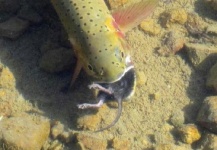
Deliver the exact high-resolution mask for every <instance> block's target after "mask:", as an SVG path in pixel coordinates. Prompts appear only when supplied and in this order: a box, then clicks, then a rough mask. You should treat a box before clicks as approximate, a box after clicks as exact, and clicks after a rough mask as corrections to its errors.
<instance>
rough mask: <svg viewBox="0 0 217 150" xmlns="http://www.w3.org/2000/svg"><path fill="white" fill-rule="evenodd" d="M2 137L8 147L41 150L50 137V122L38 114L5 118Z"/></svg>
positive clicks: (2, 123)
mask: <svg viewBox="0 0 217 150" xmlns="http://www.w3.org/2000/svg"><path fill="white" fill-rule="evenodd" d="M0 131H1V133H0V134H1V135H2V137H1V139H0V141H1V142H2V143H3V145H4V146H5V148H6V149H14V150H18V149H22V150H30V149H31V150H39V149H41V148H42V145H43V144H44V143H45V141H46V140H47V138H48V135H49V132H50V123H49V121H48V120H47V119H44V118H42V117H38V116H32V117H30V116H27V115H25V116H21V117H11V118H8V119H3V120H2V121H1V124H0Z"/></svg>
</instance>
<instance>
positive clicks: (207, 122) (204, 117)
mask: <svg viewBox="0 0 217 150" xmlns="http://www.w3.org/2000/svg"><path fill="white" fill-rule="evenodd" d="M197 122H198V123H199V124H200V125H201V126H203V127H205V128H207V129H208V130H209V131H211V132H213V133H216V134H217V97H216V96H210V97H207V98H206V99H205V100H204V102H203V104H202V107H201V109H200V111H199V113H198V116H197Z"/></svg>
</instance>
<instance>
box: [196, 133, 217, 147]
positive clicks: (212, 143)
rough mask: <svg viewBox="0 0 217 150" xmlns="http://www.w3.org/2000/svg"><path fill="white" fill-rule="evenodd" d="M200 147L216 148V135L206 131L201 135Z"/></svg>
mask: <svg viewBox="0 0 217 150" xmlns="http://www.w3.org/2000/svg"><path fill="white" fill-rule="evenodd" d="M200 148H201V149H203V150H216V149H217V135H215V134H210V133H206V134H204V135H203V137H202V139H201V142H200Z"/></svg>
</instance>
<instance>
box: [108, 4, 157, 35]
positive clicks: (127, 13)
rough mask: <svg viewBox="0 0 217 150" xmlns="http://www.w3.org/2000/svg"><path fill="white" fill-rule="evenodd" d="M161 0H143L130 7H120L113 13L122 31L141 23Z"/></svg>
mask: <svg viewBox="0 0 217 150" xmlns="http://www.w3.org/2000/svg"><path fill="white" fill-rule="evenodd" d="M158 1H159V0H142V1H141V2H138V3H135V4H132V5H130V6H129V7H126V8H122V9H118V10H117V11H114V12H113V13H112V16H113V18H114V19H115V22H116V23H117V24H118V26H119V27H120V29H121V31H122V32H124V33H125V32H127V31H129V30H130V29H132V28H134V27H136V26H137V25H139V24H140V23H141V22H142V21H143V20H144V19H145V18H146V17H147V16H148V15H149V14H150V13H151V12H152V11H153V10H154V8H155V7H156V6H157V4H158Z"/></svg>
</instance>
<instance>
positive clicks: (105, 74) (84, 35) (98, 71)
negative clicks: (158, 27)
mask: <svg viewBox="0 0 217 150" xmlns="http://www.w3.org/2000/svg"><path fill="white" fill-rule="evenodd" d="M51 2H52V4H53V6H54V7H55V9H56V11H57V14H58V15H59V18H60V20H61V22H62V23H63V25H64V27H65V29H66V31H67V33H68V36H69V39H70V41H71V43H72V45H73V46H74V50H75V54H76V56H77V58H78V59H79V60H80V62H81V63H82V67H83V69H84V70H85V71H86V72H87V73H88V74H89V75H91V76H93V77H95V79H96V81H99V82H100V81H103V82H114V81H116V80H118V79H119V78H120V77H121V76H122V75H123V73H124V70H125V69H126V67H127V66H126V65H127V64H126V63H125V57H126V56H127V54H125V53H126V49H124V48H126V47H127V44H126V42H125V40H123V38H124V36H123V33H122V32H121V31H120V30H119V29H118V26H117V24H116V23H115V21H114V19H113V17H112V15H111V13H110V11H109V10H108V8H107V6H106V4H105V2H104V1H103V0H51Z"/></svg>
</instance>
